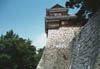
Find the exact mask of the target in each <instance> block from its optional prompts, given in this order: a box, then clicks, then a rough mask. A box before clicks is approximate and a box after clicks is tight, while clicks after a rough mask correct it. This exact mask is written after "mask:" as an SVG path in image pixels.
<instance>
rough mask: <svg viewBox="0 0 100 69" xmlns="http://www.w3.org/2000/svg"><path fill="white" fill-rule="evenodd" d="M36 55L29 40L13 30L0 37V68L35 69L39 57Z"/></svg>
mask: <svg viewBox="0 0 100 69" xmlns="http://www.w3.org/2000/svg"><path fill="white" fill-rule="evenodd" d="M37 55H38V54H37V53H36V48H35V46H33V45H32V43H31V41H30V40H26V39H23V38H21V37H19V36H18V35H16V34H14V32H13V30H11V31H9V32H7V33H6V35H2V36H1V37H0V69H35V68H36V66H37V64H38V62H39V59H40V58H41V56H37ZM36 56H37V57H36ZM37 59H38V60H37Z"/></svg>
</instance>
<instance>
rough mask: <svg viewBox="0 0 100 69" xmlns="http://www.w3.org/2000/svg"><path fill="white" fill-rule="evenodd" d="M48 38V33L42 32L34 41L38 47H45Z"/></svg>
mask: <svg viewBox="0 0 100 69" xmlns="http://www.w3.org/2000/svg"><path fill="white" fill-rule="evenodd" d="M46 39H47V38H46V34H45V33H44V34H41V35H39V36H38V37H37V38H36V39H35V40H34V41H33V45H35V46H36V48H43V47H44V46H45V45H46Z"/></svg>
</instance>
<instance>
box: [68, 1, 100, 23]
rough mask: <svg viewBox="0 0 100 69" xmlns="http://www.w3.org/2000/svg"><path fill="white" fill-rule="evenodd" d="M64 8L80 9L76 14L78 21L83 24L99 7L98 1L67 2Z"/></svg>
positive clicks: (99, 2)
mask: <svg viewBox="0 0 100 69" xmlns="http://www.w3.org/2000/svg"><path fill="white" fill-rule="evenodd" d="M66 7H70V8H74V7H77V8H80V10H79V11H78V13H77V14H76V15H77V16H78V21H79V22H82V23H85V22H86V21H87V20H88V18H89V17H91V16H92V15H93V14H94V13H95V12H96V11H97V10H98V9H99V7H100V0H69V1H67V2H66Z"/></svg>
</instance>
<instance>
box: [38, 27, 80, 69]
mask: <svg viewBox="0 0 100 69" xmlns="http://www.w3.org/2000/svg"><path fill="white" fill-rule="evenodd" d="M80 29H81V28H80V27H61V28H59V29H52V30H48V39H47V44H46V47H45V50H44V53H43V56H42V58H41V60H40V63H39V65H38V67H37V69H68V66H69V60H70V58H69V56H70V42H71V41H72V39H73V38H74V36H76V35H77V33H78V32H79V30H80Z"/></svg>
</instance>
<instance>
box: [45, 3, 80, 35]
mask: <svg viewBox="0 0 100 69" xmlns="http://www.w3.org/2000/svg"><path fill="white" fill-rule="evenodd" d="M76 18H77V17H76V16H75V15H69V14H68V8H65V7H63V6H61V5H59V4H56V5H55V6H53V7H52V8H49V9H48V8H47V9H46V18H45V31H46V33H47V34H48V30H50V29H59V28H60V27H72V26H76V27H79V26H81V25H79V24H76V23H75V20H76ZM73 22H74V23H73Z"/></svg>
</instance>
